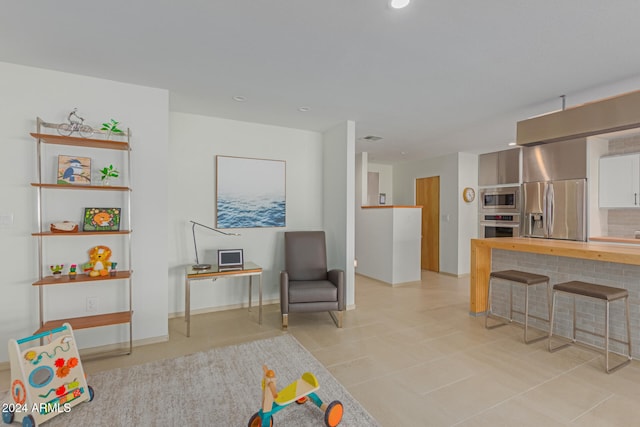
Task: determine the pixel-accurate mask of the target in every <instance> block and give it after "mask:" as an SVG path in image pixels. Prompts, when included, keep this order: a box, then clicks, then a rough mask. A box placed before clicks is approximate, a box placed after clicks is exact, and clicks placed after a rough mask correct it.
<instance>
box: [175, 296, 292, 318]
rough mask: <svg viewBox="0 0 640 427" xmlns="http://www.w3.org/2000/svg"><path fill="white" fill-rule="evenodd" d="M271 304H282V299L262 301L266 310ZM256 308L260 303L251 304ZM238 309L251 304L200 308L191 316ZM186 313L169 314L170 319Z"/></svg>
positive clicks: (193, 311) (192, 312) (192, 311)
mask: <svg viewBox="0 0 640 427" xmlns="http://www.w3.org/2000/svg"><path fill="white" fill-rule="evenodd" d="M271 304H280V299H279V298H278V299H271V300H262V307H263V308H264V306H265V305H271ZM254 307H258V303H257V302H255V304H254V303H252V304H251V308H254ZM238 308H249V304H247V303H246V302H245V303H240V304H230V305H221V306H216V307H205V308H199V309H197V310H191V315H192V316H193V315H196V314H205V313H215V312H217V311H226V310H235V309H238ZM184 315H185V312H184V311H176V312H173V313H169V319H175V318H176V317H184Z"/></svg>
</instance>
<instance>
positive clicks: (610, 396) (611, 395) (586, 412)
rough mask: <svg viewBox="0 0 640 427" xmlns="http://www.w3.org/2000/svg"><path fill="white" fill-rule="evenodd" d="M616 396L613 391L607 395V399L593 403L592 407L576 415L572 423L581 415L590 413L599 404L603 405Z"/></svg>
mask: <svg viewBox="0 0 640 427" xmlns="http://www.w3.org/2000/svg"><path fill="white" fill-rule="evenodd" d="M613 396H614V393H611V394H610V395H609V396H607V397H606V398H605V399H602V400H601V401H600V402H598V403H596V404H595V405H593V406H592V407H591V408H589V409H587V410H586V411H584V412H583V413H581V414H580V415H578V416H577V417H575V418H574V419H572V420H571V423H573V422H574V421H576V420H578V419H579V418H580V417H583V416H585V415H586V414H588V413H589V412H591V411H593V410H594V409H596V408H597V407H598V406H600V405H602V404H603V403H604V402H606V401H607V400H610V399H611V398H612V397H613Z"/></svg>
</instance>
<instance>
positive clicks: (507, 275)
mask: <svg viewBox="0 0 640 427" xmlns="http://www.w3.org/2000/svg"><path fill="white" fill-rule="evenodd" d="M493 279H502V280H507V281H509V282H510V284H509V319H506V318H504V317H502V316H499V315H496V314H493V313H492V312H491V281H492V280H493ZM514 283H517V284H520V285H524V288H525V293H524V313H523V312H522V311H517V310H514V309H513V284H514ZM543 283H546V284H547V313H548V315H549V316H550V314H549V313H550V308H549V301H550V299H551V298H550V297H551V291H550V288H549V276H545V275H542V274H534V273H528V272H526V271H519V270H503V271H494V272H492V273H491V274H490V275H489V286H488V288H487V312H486V314H485V318H484V327H485V328H487V329H494V328H497V327H499V326H504V325H507V324H509V323H511V322H512V321H513V313H518V314H523V315H524V342H525V343H526V344H529V343H532V342H536V341H540V340H542V339H545V338H546V337H547V336H546V335H543V336H541V337H538V338H533V339H531V340H530V339H528V338H527V334H528V331H529V317H532V318H534V319H538V320H542V321H545V322H548V321H549V317H547V318H546V319H544V318H542V317H538V316H534V315H530V314H529V286H533V285H540V284H543ZM489 318H492V319H495V320H501V321H502V322H501V323H498V324H495V325H491V326H489ZM506 320H508V322H507V321H506Z"/></svg>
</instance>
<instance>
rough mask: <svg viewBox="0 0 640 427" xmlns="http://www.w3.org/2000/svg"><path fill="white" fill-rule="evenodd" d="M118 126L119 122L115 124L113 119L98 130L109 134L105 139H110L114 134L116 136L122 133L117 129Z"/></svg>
mask: <svg viewBox="0 0 640 427" xmlns="http://www.w3.org/2000/svg"><path fill="white" fill-rule="evenodd" d="M119 124H120V122H117V121H115V120H114V119H111V120H110V121H108V122H107V123H103V124H102V127H101V128H100V130H106V131H109V133H108V134H107V139H109V138H110V137H111V135H112V134H114V133H116V134H119V133H124V132H123V131H122V129H119V128H118V125H119Z"/></svg>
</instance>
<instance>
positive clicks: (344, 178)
mask: <svg viewBox="0 0 640 427" xmlns="http://www.w3.org/2000/svg"><path fill="white" fill-rule="evenodd" d="M355 135H356V128H355V123H354V122H352V121H346V122H344V123H342V124H340V125H338V126H336V127H334V128H333V129H330V130H328V131H326V132H325V133H324V134H323V135H322V136H323V141H322V142H323V159H324V165H323V174H324V179H323V182H324V188H323V202H324V208H323V211H324V230H325V232H326V235H327V263H328V265H329V268H340V269H343V270H344V272H345V281H346V283H345V285H346V294H347V295H346V300H347V301H346V302H347V305H348V306H351V307H353V306H355V277H354V274H355V271H354V266H353V261H354V259H355V213H354V212H355V206H354V203H353V202H354V200H355V198H356V189H355V179H356V176H355V175H356V158H355V143H356V136H355Z"/></svg>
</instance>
